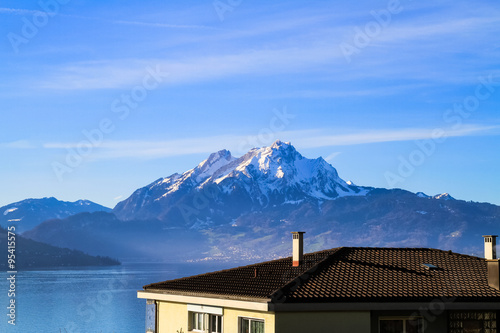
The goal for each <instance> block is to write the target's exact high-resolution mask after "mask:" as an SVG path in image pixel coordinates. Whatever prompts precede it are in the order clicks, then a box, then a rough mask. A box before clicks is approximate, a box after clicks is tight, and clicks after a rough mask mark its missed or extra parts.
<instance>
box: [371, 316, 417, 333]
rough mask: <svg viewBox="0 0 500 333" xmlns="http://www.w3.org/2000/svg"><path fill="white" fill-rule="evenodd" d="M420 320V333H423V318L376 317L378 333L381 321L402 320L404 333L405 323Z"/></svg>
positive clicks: (404, 331) (404, 332)
mask: <svg viewBox="0 0 500 333" xmlns="http://www.w3.org/2000/svg"><path fill="white" fill-rule="evenodd" d="M416 319H418V320H422V326H421V332H420V333H425V325H424V323H423V319H424V318H423V317H421V316H417V317H411V316H382V317H378V333H380V332H381V329H382V328H381V327H380V324H381V323H380V322H381V321H383V320H402V321H403V333H406V325H407V322H408V321H410V320H416Z"/></svg>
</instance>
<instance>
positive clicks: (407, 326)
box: [379, 317, 424, 333]
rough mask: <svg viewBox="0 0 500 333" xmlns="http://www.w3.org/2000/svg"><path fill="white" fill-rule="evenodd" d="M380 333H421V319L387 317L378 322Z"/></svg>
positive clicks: (422, 324) (422, 328)
mask: <svg viewBox="0 0 500 333" xmlns="http://www.w3.org/2000/svg"><path fill="white" fill-rule="evenodd" d="M379 332H380V333H423V332H424V323H423V319H422V318H407V317H387V318H380V320H379Z"/></svg>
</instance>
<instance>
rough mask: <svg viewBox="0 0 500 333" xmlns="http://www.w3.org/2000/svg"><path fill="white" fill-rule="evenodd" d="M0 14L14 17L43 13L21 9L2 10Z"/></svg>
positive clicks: (0, 9)
mask: <svg viewBox="0 0 500 333" xmlns="http://www.w3.org/2000/svg"><path fill="white" fill-rule="evenodd" d="M0 13H3V14H14V15H33V14H39V13H43V12H42V11H40V10H30V9H19V8H4V7H2V8H0Z"/></svg>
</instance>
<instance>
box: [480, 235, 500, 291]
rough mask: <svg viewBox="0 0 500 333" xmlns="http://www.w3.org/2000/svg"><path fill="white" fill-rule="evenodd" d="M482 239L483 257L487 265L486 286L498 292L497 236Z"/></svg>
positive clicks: (499, 269)
mask: <svg viewBox="0 0 500 333" xmlns="http://www.w3.org/2000/svg"><path fill="white" fill-rule="evenodd" d="M483 237H484V257H485V258H486V263H487V265H488V285H489V286H490V287H492V288H495V289H496V290H500V265H499V262H498V259H497V249H496V246H497V237H498V236H497V235H486V236H483Z"/></svg>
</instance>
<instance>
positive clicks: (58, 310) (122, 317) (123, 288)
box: [0, 263, 235, 333]
mask: <svg viewBox="0 0 500 333" xmlns="http://www.w3.org/2000/svg"><path fill="white" fill-rule="evenodd" d="M234 266H235V265H234V264H227V263H226V264H220V263H217V264H207V263H203V264H200V263H196V264H188V263H183V264H143V263H141V264H132V263H126V264H123V265H121V266H114V267H106V268H102V267H99V268H88V269H82V268H75V269H65V270H43V271H24V272H18V274H16V279H15V289H16V290H15V315H16V317H15V319H16V320H15V324H16V325H15V326H13V325H11V324H9V323H8V321H9V320H10V318H9V317H8V314H9V311H10V310H9V309H8V308H7V307H8V306H9V304H10V303H9V302H10V300H11V298H10V297H9V295H8V293H9V286H10V283H9V281H8V280H7V279H8V278H9V274H7V272H2V275H3V277H2V279H1V280H0V304H1V306H0V308H1V309H3V310H1V311H0V315H1V316H0V332H28V333H31V332H33V333H39V332H40V333H44V332H63V333H92V332H103V333H110V332H117V333H118V332H125V333H133V332H145V327H144V326H145V309H146V308H145V303H146V301H145V300H143V299H137V290H140V289H142V286H143V285H146V284H149V283H153V282H159V281H163V280H169V279H174V278H179V277H183V276H190V275H194V274H200V273H205V272H209V271H214V270H219V269H224V268H229V267H234ZM2 312H3V313H2Z"/></svg>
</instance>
